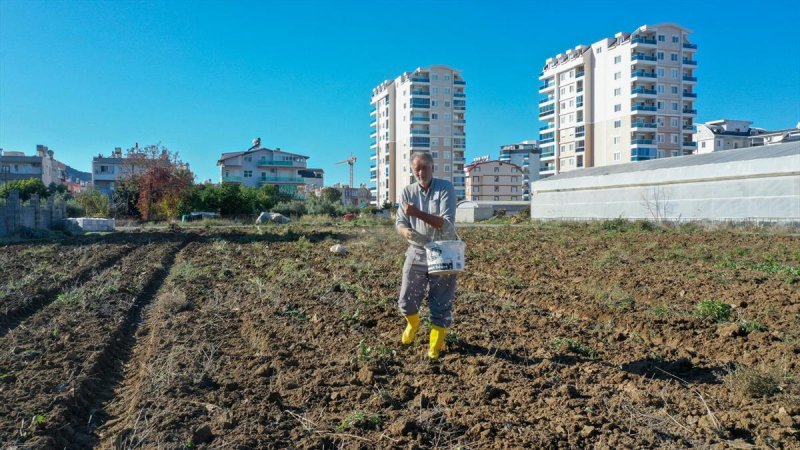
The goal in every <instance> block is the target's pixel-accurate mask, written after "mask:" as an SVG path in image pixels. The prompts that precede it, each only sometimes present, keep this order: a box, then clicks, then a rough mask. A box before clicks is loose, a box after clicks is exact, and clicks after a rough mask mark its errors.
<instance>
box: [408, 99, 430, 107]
mask: <svg viewBox="0 0 800 450" xmlns="http://www.w3.org/2000/svg"><path fill="white" fill-rule="evenodd" d="M409 106H410V107H411V109H426V108H430V107H431V101H430V100H429V99H426V98H425V99H424V98H412V99H411V103H410V105H409Z"/></svg>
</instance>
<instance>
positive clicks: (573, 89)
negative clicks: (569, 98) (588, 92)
mask: <svg viewBox="0 0 800 450" xmlns="http://www.w3.org/2000/svg"><path fill="white" fill-rule="evenodd" d="M574 91H575V85H572V84H570V85H569V92H570V93H572V92H574Z"/></svg>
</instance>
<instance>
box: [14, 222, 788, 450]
mask: <svg viewBox="0 0 800 450" xmlns="http://www.w3.org/2000/svg"><path fill="white" fill-rule="evenodd" d="M460 235H461V237H462V238H463V239H464V240H465V241H466V243H467V266H468V268H467V271H466V272H465V273H464V274H461V275H458V289H457V296H456V302H455V308H454V317H455V321H454V325H453V327H452V329H451V333H450V335H449V337H448V341H447V345H446V347H445V350H444V351H443V356H442V358H441V359H440V360H439V361H436V362H430V361H428V360H427V357H426V356H425V354H426V346H427V331H428V329H427V325H424V326H423V327H422V328H423V329H421V330H420V334H419V336H418V338H417V341H416V342H415V344H413V345H411V346H409V347H405V346H402V345H401V344H400V342H399V338H400V333H401V332H402V329H403V327H404V320H403V318H402V317H401V316H400V314H399V313H398V311H397V309H396V306H395V299H396V296H397V293H398V291H399V286H400V270H401V267H402V263H403V251H404V249H405V243H404V242H403V241H402V240H401V239H400V238H399V237H398V236H397V235H396V234H395V233H394V232H393V230H392V229H391V228H389V227H379V226H376V227H364V228H362V227H358V226H355V227H353V226H349V227H344V226H328V227H322V226H320V227H312V226H299V225H289V226H270V227H265V228H262V229H261V230H247V231H243V230H242V229H231V230H224V231H215V230H213V229H209V230H202V231H196V232H180V231H178V232H170V233H129V234H123V233H121V234H116V235H112V236H111V237H104V238H102V239H97V238H95V239H81V240H76V241H71V242H64V243H58V242H56V243H52V242H50V243H31V244H15V245H13V246H4V247H3V246H0V262H1V263H2V264H1V265H0V283H1V284H0V349H2V352H0V443H2V445H1V446H0V447H1V448H17V449H34V448H36V449H39V448H52V449H56V448H103V449H106V448H176V449H177V448H182V449H188V448H235V449H247V448H286V447H291V448H475V449H480V448H537V447H541V448H587V447H598V448H643V447H648V448H649V447H656V448H688V447H699V448H756V447H757V448H787V449H788V448H800V384H798V383H800V379H798V369H800V366H799V365H798V362H799V361H800V239H798V238H797V237H796V236H792V235H789V234H781V233H777V232H774V233H770V232H763V233H751V232H747V233H745V232H741V231H735V230H734V231H714V232H711V231H700V230H695V229H691V228H686V227H684V228H681V229H667V230H662V229H651V227H645V226H641V225H635V224H633V225H624V224H621V223H617V222H609V223H605V224H594V225H586V224H552V225H532V226H527V225H526V226H521V227H509V226H503V227H494V228H487V227H474V228H463V229H462V230H460ZM336 243H341V244H342V245H344V246H345V247H346V248H347V249H348V250H349V253H348V254H347V255H338V254H335V253H332V252H330V251H329V248H330V247H331V246H332V245H333V244H336ZM424 314H425V312H424V310H423V317H424Z"/></svg>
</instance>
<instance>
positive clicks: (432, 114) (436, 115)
mask: <svg viewBox="0 0 800 450" xmlns="http://www.w3.org/2000/svg"><path fill="white" fill-rule="evenodd" d="M431 120H439V114H437V113H431Z"/></svg>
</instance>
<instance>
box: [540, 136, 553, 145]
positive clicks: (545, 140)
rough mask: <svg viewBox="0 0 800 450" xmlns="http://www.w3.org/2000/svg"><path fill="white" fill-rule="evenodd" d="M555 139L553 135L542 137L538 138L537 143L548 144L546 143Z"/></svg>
mask: <svg viewBox="0 0 800 450" xmlns="http://www.w3.org/2000/svg"><path fill="white" fill-rule="evenodd" d="M555 140H556V138H554V137H548V138H542V139H539V143H540V144H548V143H550V142H553V141H555Z"/></svg>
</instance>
